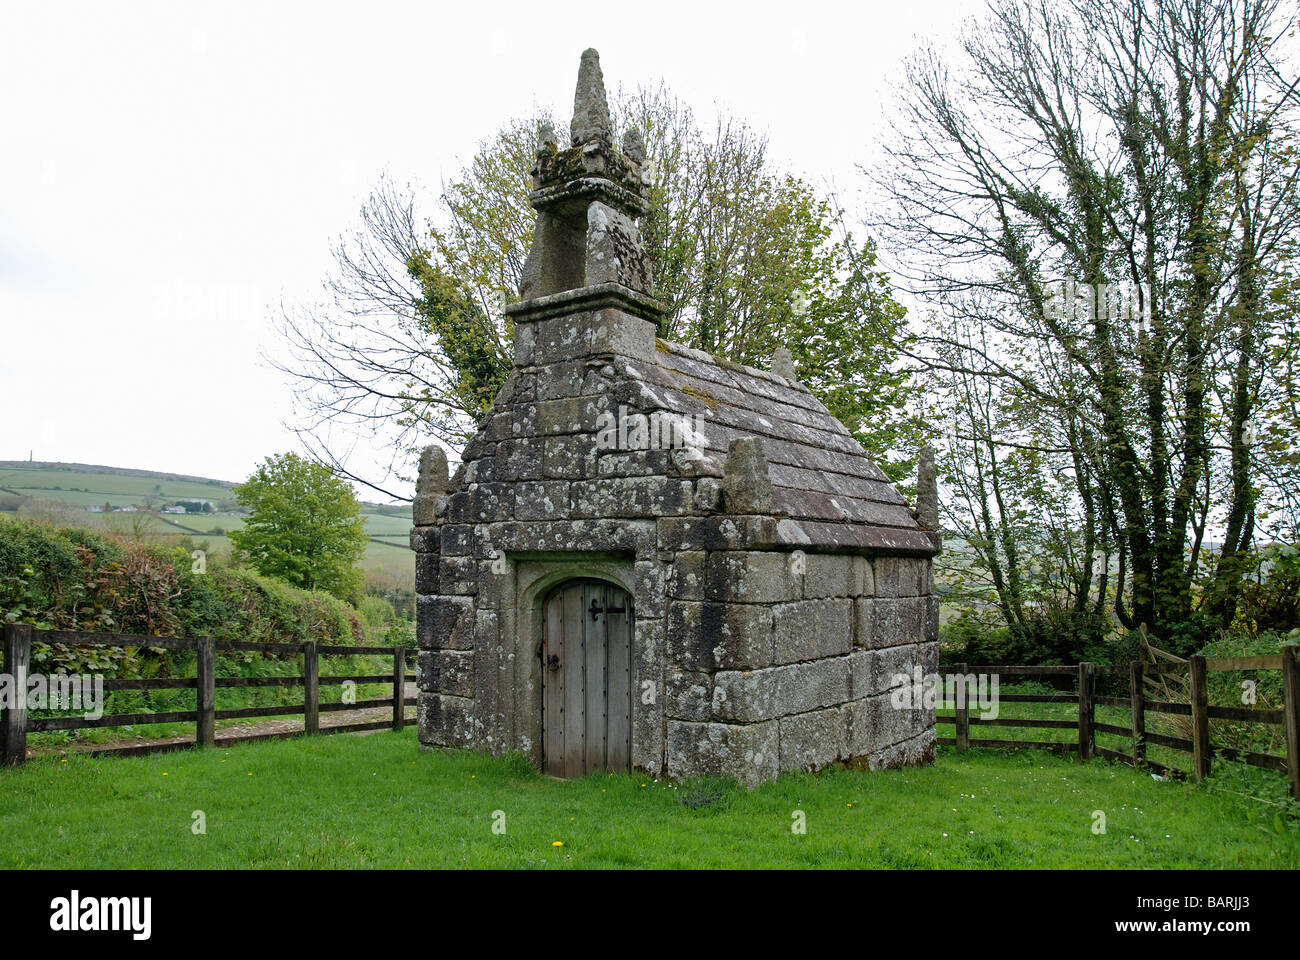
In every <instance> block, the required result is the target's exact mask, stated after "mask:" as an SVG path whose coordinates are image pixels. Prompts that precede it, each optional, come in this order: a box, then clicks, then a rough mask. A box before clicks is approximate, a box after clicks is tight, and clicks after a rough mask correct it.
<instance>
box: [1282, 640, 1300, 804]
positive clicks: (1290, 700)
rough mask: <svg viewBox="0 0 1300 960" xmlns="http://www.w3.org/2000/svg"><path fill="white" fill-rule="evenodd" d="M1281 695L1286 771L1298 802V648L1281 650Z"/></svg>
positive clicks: (1299, 680) (1299, 714) (1299, 728)
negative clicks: (1283, 712)
mask: <svg viewBox="0 0 1300 960" xmlns="http://www.w3.org/2000/svg"><path fill="white" fill-rule="evenodd" d="M1282 695H1283V701H1282V702H1283V704H1284V705H1285V708H1286V770H1287V775H1288V776H1289V777H1290V778H1291V796H1292V797H1294V798H1295V799H1297V800H1300V647H1296V646H1285V647H1283V648H1282Z"/></svg>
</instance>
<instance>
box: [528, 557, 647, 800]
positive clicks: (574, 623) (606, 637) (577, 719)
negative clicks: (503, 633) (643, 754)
mask: <svg viewBox="0 0 1300 960" xmlns="http://www.w3.org/2000/svg"><path fill="white" fill-rule="evenodd" d="M633 622H634V614H633V611H632V598H631V596H629V595H628V592H627V591H626V590H624V589H622V588H621V587H618V586H615V585H614V584H612V583H606V582H605V581H603V580H569V581H567V582H565V583H562V584H560V586H558V587H556V588H555V589H554V590H553V591H551V593H550V594H549V595H548V596H547V597H546V600H545V602H544V603H543V605H542V623H543V639H542V752H543V763H544V769H545V770H546V772H547V773H549V774H551V775H552V776H556V777H581V776H584V775H586V774H588V773H590V772H591V771H593V770H628V769H631V761H632V656H631V655H632V630H633Z"/></svg>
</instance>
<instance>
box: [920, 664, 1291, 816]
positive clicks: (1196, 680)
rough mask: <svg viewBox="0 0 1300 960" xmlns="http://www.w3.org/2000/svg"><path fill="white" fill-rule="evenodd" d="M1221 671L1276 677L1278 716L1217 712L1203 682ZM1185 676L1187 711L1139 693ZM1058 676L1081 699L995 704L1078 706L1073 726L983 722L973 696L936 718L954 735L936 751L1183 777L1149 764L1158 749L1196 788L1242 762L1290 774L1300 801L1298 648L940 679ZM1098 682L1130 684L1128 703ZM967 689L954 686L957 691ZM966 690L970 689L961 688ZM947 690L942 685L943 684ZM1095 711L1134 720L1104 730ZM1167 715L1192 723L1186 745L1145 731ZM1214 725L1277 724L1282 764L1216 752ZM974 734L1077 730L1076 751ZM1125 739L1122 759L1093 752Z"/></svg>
mask: <svg viewBox="0 0 1300 960" xmlns="http://www.w3.org/2000/svg"><path fill="white" fill-rule="evenodd" d="M1225 670H1281V671H1282V691H1283V706H1282V707H1281V708H1280V709H1272V710H1266V709H1254V708H1250V707H1225V706H1214V705H1211V704H1210V702H1209V690H1208V684H1207V676H1208V674H1209V673H1212V672H1215V671H1225ZM1183 672H1185V673H1187V675H1188V677H1189V679H1190V681H1191V698H1190V699H1191V702H1190V703H1168V702H1164V701H1159V700H1148V699H1147V698H1146V694H1145V692H1144V689H1143V679H1144V677H1145V676H1147V675H1153V674H1167V673H1183ZM995 674H996V675H998V676H999V677H1001V676H1013V677H1015V676H1048V677H1050V676H1059V677H1065V676H1070V675H1074V676H1076V677H1077V678H1078V679H1077V682H1078V693H1077V694H1076V695H1070V694H1063V693H1057V694H1042V695H1035V694H1006V695H1000V696H999V697H998V700H999V702H1006V703H1077V704H1078V708H1079V713H1078V717H1077V718H1076V719H1073V720H1041V719H1039V720H1036V719H1029V718H1023V719H1022V718H1018V717H997V718H989V717H980V716H978V715H974V716H973V715H972V714H971V710H970V699H971V697H970V695H969V693H970V690H969V686H968V687H967V691H966V695H965V696H963V697H959V698H958V701H957V702H956V704H955V705H954V712H953V714H952V715H951V716H943V715H941V716H937V717H936V722H937V723H942V724H952V725H953V728H954V734H953V736H951V737H939V738H938V742H939V743H940V744H946V745H948V746H955V747H956V748H957V751H958V752H963V751H965V750H966V749H967V748H969V747H1015V748H1027V749H1040V750H1056V751H1060V752H1071V753H1077V754H1078V756H1079V759H1080V760H1085V761H1086V760H1087V759H1089V758H1090V757H1092V756H1094V755H1095V756H1100V757H1106V758H1108V759H1110V760H1116V761H1119V762H1121V763H1127V764H1129V765H1131V766H1135V767H1148V768H1150V769H1153V770H1156V771H1158V772H1162V773H1165V774H1169V775H1173V776H1179V775H1182V774H1183V771H1181V770H1178V769H1177V768H1174V767H1170V766H1167V765H1165V764H1162V763H1157V762H1156V761H1154V760H1150V759H1148V757H1147V745H1148V744H1157V745H1159V746H1162V747H1167V748H1169V749H1171V750H1179V751H1183V752H1186V753H1188V754H1190V755H1191V758H1192V764H1191V771H1190V772H1191V775H1192V777H1193V778H1194V779H1196V780H1202V779H1204V778H1205V777H1208V776H1209V775H1210V773H1211V770H1212V768H1213V762H1214V757H1216V756H1219V757H1222V758H1224V759H1226V760H1241V761H1243V762H1245V763H1248V764H1251V765H1253V766H1257V767H1263V768H1265V769H1268V770H1276V771H1279V772H1282V773H1285V774H1287V777H1288V779H1289V781H1290V787H1291V796H1293V797H1295V798H1296V799H1300V648H1298V647H1295V646H1288V647H1285V648H1284V649H1283V652H1282V653H1278V654H1271V655H1267V656H1254V657H1222V658H1206V657H1192V658H1191V659H1189V660H1188V661H1187V662H1186V663H1177V664H1169V663H1166V664H1152V663H1145V662H1142V661H1134V662H1133V663H1130V664H1114V665H1098V664H1093V663H1086V662H1085V663H1080V664H1077V665H1073V666H1051V667H1038V666H1023V665H1004V664H992V665H984V666H972V665H970V664H965V663H961V664H957V665H956V666H954V667H951V668H948V669H946V670H941V671H940V676H941V677H944V678H953V677H955V678H970V677H974V676H979V675H985V676H992V675H995ZM1098 675H1103V676H1117V677H1122V676H1125V675H1127V676H1128V678H1129V684H1128V686H1129V695H1128V696H1127V697H1099V696H1097V695H1096V678H1097V676H1098ZM963 682H964V681H963V680H961V679H958V680H957V681H956V684H957V686H958V687H960V686H961V685H962V683H963ZM965 682H967V683H969V681H965ZM945 686H947V684H945ZM1098 704H1101V705H1104V706H1109V707H1118V708H1122V709H1127V710H1129V711H1130V714H1131V721H1130V723H1129V725H1128V726H1120V725H1118V724H1113V723H1101V722H1098V720H1097V718H1096V709H1097V706H1098ZM1149 713H1158V714H1169V715H1173V716H1185V717H1190V718H1191V721H1192V722H1191V729H1192V737H1191V739H1190V740H1189V739H1186V738H1183V737H1173V736H1169V735H1167V734H1162V733H1155V732H1152V731H1148V730H1147V714H1149ZM1211 720H1233V721H1237V722H1245V723H1269V724H1280V725H1281V726H1283V727H1284V729H1285V741H1286V756H1278V755H1276V754H1271V753H1260V752H1256V751H1252V750H1238V749H1236V748H1235V747H1228V746H1225V745H1222V744H1220V745H1215V744H1213V743H1212V742H1211V741H1210V721H1211ZM972 726H1006V727H1023V728H1027V729H1048V730H1053V729H1054V730H1060V729H1076V730H1077V731H1078V738H1077V743H1067V742H1060V741H1048V740H994V739H972V738H971V736H970V728H971V727H972ZM1098 733H1105V734H1111V735H1114V736H1120V737H1128V738H1129V739H1130V741H1131V744H1132V746H1131V750H1130V752H1128V753H1122V752H1120V751H1118V750H1111V749H1109V748H1106V747H1100V746H1098V745H1097V734H1098Z"/></svg>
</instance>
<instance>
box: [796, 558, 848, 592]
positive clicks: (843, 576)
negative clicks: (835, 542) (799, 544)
mask: <svg viewBox="0 0 1300 960" xmlns="http://www.w3.org/2000/svg"><path fill="white" fill-rule="evenodd" d="M855 559H860V558H855V557H850V556H844V555H839V554H828V553H810V554H807V555H806V556H805V558H804V578H803V595H804V599H806V600H813V599H817V598H821V597H851V596H854V591H855V580H856V577H855V569H854V560H855Z"/></svg>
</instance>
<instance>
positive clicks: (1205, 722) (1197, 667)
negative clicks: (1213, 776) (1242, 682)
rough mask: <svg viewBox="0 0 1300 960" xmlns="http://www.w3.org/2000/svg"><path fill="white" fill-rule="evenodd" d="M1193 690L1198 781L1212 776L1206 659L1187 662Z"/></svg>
mask: <svg viewBox="0 0 1300 960" xmlns="http://www.w3.org/2000/svg"><path fill="white" fill-rule="evenodd" d="M1187 667H1188V672H1189V673H1190V675H1191V681H1192V689H1191V696H1190V697H1189V699H1190V700H1191V701H1192V774H1193V776H1195V777H1196V779H1197V780H1204V779H1205V778H1206V777H1208V776H1209V775H1210V692H1209V690H1208V689H1206V684H1205V658H1204V657H1191V658H1190V659H1189V660H1188V661H1187Z"/></svg>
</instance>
